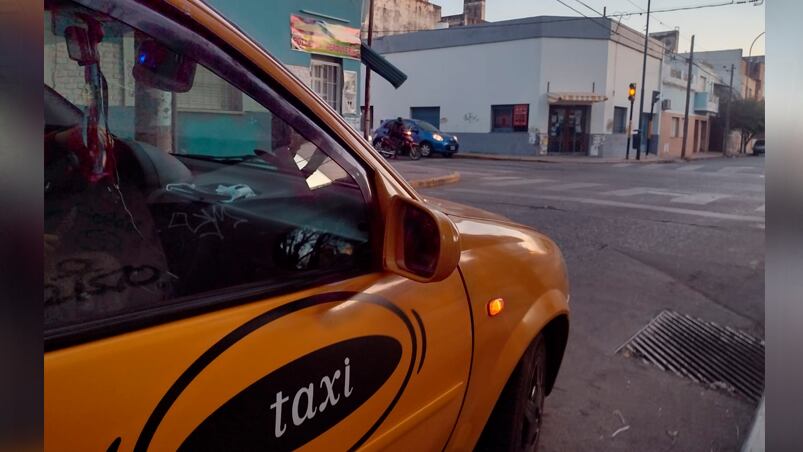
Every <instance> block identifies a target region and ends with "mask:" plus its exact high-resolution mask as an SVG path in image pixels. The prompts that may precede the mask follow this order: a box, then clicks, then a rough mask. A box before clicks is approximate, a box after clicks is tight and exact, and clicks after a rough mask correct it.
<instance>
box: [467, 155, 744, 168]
mask: <svg viewBox="0 0 803 452" xmlns="http://www.w3.org/2000/svg"><path fill="white" fill-rule="evenodd" d="M455 157H456V158H460V159H475V160H499V161H508V162H535V163H577V164H581V165H611V164H617V163H635V164H642V165H644V164H662V163H677V162H694V161H697V160H712V159H721V158H732V157H730V156H728V157H726V156H724V155H718V156H712V157H701V158H686V159H681V158H680V157H674V158H671V159H649V160H646V159H645V160H636V159H634V158H633V159H630V160H624V159H622V160H596V159H594V157H588V160H574V159H566V160H558V159H546V158H538V157H529V156H527V157H515V156H508V155H501V154H500V155H488V154H470V153H467V154H456V155H455ZM579 158H582V157H579Z"/></svg>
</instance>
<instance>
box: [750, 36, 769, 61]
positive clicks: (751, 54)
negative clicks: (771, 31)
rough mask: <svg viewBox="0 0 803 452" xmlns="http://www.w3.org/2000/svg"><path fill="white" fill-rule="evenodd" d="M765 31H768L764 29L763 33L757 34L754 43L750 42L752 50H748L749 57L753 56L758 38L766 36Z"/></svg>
mask: <svg viewBox="0 0 803 452" xmlns="http://www.w3.org/2000/svg"><path fill="white" fill-rule="evenodd" d="M764 33H766V31H762V32H761V33H759V34H758V36H756V39H754V40H753V43H752V44H750V51H749V52H747V57H748V58H750V57H751V56H753V44H755V43H756V41H758V38H760V37H762V36H764Z"/></svg>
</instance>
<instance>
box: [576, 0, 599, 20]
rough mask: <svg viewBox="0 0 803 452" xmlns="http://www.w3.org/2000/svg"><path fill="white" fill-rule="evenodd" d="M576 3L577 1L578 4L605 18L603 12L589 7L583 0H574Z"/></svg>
mask: <svg viewBox="0 0 803 452" xmlns="http://www.w3.org/2000/svg"><path fill="white" fill-rule="evenodd" d="M574 1H576V2H577V3H579V4H581V5H583V6H585V7H586V8H588V9H590V10H591V11H594V12H595V13H597V14H599V15H600V16H604V14H602V13H601V12H599V11H597V10H596V9H594V8H592V7H590V6H588V4H587V3H586V2H584V1H583V0H574Z"/></svg>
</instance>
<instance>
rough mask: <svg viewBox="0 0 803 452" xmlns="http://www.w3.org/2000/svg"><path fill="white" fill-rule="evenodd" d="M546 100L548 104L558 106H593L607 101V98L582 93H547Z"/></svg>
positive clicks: (601, 95) (600, 95)
mask: <svg viewBox="0 0 803 452" xmlns="http://www.w3.org/2000/svg"><path fill="white" fill-rule="evenodd" d="M547 98H548V99H549V103H550V104H560V105H573V104H593V103H595V102H605V101H606V100H608V96H605V95H603V94H597V93H584V92H552V93H547Z"/></svg>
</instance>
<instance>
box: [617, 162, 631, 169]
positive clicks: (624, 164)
mask: <svg viewBox="0 0 803 452" xmlns="http://www.w3.org/2000/svg"><path fill="white" fill-rule="evenodd" d="M628 166H633V164H632V163H617V164H616V165H613V168H627V167H628Z"/></svg>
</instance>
